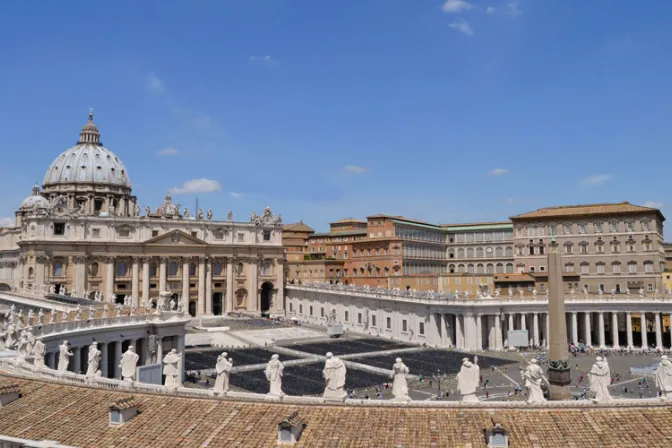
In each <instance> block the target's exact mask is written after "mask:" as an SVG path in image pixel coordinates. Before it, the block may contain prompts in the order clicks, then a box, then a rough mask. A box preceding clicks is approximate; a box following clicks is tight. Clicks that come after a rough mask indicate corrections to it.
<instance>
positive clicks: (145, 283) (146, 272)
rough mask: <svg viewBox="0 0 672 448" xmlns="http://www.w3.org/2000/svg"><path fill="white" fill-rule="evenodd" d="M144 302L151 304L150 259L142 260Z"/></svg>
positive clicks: (144, 258)
mask: <svg viewBox="0 0 672 448" xmlns="http://www.w3.org/2000/svg"><path fill="white" fill-rule="evenodd" d="M142 302H143V303H148V302H149V257H143V258H142Z"/></svg>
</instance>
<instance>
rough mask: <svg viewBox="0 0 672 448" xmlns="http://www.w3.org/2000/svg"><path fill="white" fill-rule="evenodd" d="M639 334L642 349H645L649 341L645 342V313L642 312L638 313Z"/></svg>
mask: <svg viewBox="0 0 672 448" xmlns="http://www.w3.org/2000/svg"><path fill="white" fill-rule="evenodd" d="M639 332H640V333H641V334H642V349H647V348H648V347H649V341H647V340H646V339H647V335H646V313H645V312H644V311H641V312H640V313H639Z"/></svg>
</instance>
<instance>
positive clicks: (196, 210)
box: [194, 196, 198, 215]
mask: <svg viewBox="0 0 672 448" xmlns="http://www.w3.org/2000/svg"><path fill="white" fill-rule="evenodd" d="M196 213H198V196H196V207H194V215H195V214H196Z"/></svg>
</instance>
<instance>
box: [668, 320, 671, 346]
mask: <svg viewBox="0 0 672 448" xmlns="http://www.w3.org/2000/svg"><path fill="white" fill-rule="evenodd" d="M668 317H669V319H670V346H671V348H672V314H670V315H669V316H668Z"/></svg>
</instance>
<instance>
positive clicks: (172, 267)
mask: <svg viewBox="0 0 672 448" xmlns="http://www.w3.org/2000/svg"><path fill="white" fill-rule="evenodd" d="M178 269H179V267H178V265H177V262H176V261H171V262H170V264H169V265H168V276H169V277H176V276H177V271H178Z"/></svg>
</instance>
